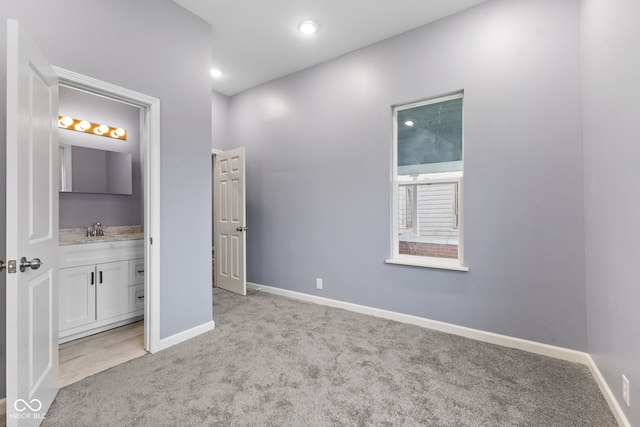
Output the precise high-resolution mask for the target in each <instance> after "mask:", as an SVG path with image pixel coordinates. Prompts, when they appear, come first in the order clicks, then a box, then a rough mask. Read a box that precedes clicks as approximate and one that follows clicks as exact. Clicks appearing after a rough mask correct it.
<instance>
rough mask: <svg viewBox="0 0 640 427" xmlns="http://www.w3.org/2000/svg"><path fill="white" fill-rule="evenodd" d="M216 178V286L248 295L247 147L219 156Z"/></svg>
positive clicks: (217, 156)
mask: <svg viewBox="0 0 640 427" xmlns="http://www.w3.org/2000/svg"><path fill="white" fill-rule="evenodd" d="M213 176H214V178H213V185H214V187H213V188H214V194H215V201H214V207H213V208H214V214H213V226H214V231H215V234H214V235H215V243H214V244H215V254H216V263H215V265H216V284H217V285H218V287H220V288H222V289H227V290H229V291H232V292H235V293H238V294H240V295H246V294H247V272H246V266H245V260H246V254H245V246H246V235H245V234H246V233H245V232H246V231H247V226H246V209H245V195H244V191H245V184H244V147H241V148H236V149H234V150H230V151H225V152H224V153H219V154H216V163H215V168H214V173H213Z"/></svg>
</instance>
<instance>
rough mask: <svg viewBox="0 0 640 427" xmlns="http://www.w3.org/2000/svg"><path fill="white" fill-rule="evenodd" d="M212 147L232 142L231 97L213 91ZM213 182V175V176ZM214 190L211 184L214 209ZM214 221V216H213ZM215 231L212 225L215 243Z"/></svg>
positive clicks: (217, 148) (212, 238)
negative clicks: (230, 125)
mask: <svg viewBox="0 0 640 427" xmlns="http://www.w3.org/2000/svg"><path fill="white" fill-rule="evenodd" d="M211 115H212V120H211V134H212V138H211V148H213V149H216V150H222V151H224V150H227V149H228V148H229V147H230V145H231V142H230V141H229V97H228V96H226V95H223V94H221V93H218V92H215V91H213V92H211ZM214 166H215V159H214V157H213V156H212V157H211V169H212V170H213V168H214ZM211 182H212V183H213V175H212V176H211ZM214 192H215V189H214V188H213V186H211V209H214V208H215V206H214V205H213V203H214ZM211 220H212V221H213V216H212V217H211ZM214 233H215V231H214V230H213V227H211V241H212V242H213V245H215V235H214Z"/></svg>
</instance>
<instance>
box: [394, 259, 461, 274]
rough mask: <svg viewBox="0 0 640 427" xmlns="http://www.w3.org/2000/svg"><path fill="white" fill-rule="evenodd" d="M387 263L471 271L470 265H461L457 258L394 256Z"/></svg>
mask: <svg viewBox="0 0 640 427" xmlns="http://www.w3.org/2000/svg"><path fill="white" fill-rule="evenodd" d="M385 262H386V263H387V264H396V265H408V266H412V267H425V268H438V269H441V270H454V271H469V268H468V267H465V266H464V265H460V264H459V263H458V260H457V259H452V260H448V259H436V258H425V259H420V258H418V257H415V259H414V257H411V258H392V259H388V260H386V261H385Z"/></svg>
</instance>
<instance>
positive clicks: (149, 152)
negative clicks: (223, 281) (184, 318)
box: [53, 66, 164, 353]
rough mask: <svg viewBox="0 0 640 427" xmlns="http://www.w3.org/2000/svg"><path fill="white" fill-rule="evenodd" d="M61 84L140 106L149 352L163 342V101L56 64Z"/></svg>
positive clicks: (146, 315)
mask: <svg viewBox="0 0 640 427" xmlns="http://www.w3.org/2000/svg"><path fill="white" fill-rule="evenodd" d="M53 69H54V71H55V72H56V73H57V74H58V78H59V84H60V85H64V86H68V87H71V88H74V89H78V90H82V91H84V92H87V93H90V94H93V95H97V96H102V97H104V98H108V99H112V100H115V101H120V102H124V103H127V104H130V105H133V106H135V107H138V108H140V110H141V115H140V121H141V123H140V144H142V146H143V153H144V154H143V157H144V159H143V164H142V170H143V177H144V178H143V180H144V263H145V266H144V269H145V272H147V276H146V277H145V280H144V293H145V302H144V305H145V306H144V317H145V321H144V348H145V350H147V351H148V352H150V353H154V352H156V351H160V350H162V348H164V346H163V345H161V343H160V283H161V281H160V244H161V241H162V240H161V238H160V100H159V99H157V98H153V97H150V96H148V95H144V94H142V93H139V92H134V91H132V90H129V89H125V88H122V87H119V86H116V85H113V84H111V83H107V82H103V81H101V80H98V79H94V78H92V77H87V76H84V75H82V74H78V73H75V72H73V71H69V70H65V69H63V68H60V67H55V66H54V67H53Z"/></svg>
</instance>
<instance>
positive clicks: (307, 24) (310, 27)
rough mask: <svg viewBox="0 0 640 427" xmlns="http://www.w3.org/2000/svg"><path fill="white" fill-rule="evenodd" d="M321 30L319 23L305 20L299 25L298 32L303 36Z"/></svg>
mask: <svg viewBox="0 0 640 427" xmlns="http://www.w3.org/2000/svg"><path fill="white" fill-rule="evenodd" d="M319 29H320V27H319V26H318V23H317V22H315V21H312V20H310V19H305V20H304V21H301V22H300V23H299V24H298V31H300V32H301V33H302V34H315V33H317V32H318V30H319Z"/></svg>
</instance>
